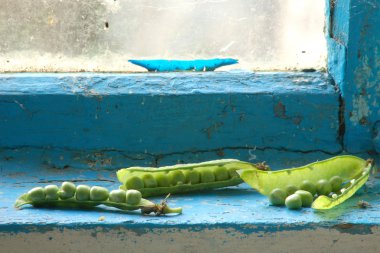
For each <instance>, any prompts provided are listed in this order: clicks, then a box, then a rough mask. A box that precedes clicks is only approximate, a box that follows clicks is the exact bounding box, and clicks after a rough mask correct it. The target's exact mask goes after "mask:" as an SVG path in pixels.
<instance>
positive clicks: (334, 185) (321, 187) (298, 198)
mask: <svg viewBox="0 0 380 253" xmlns="http://www.w3.org/2000/svg"><path fill="white" fill-rule="evenodd" d="M353 180H354V179H353ZM353 182H354V181H353ZM342 187H343V179H342V178H341V177H340V176H333V177H332V178H330V179H329V180H327V179H320V180H319V181H318V182H317V183H316V184H314V183H313V182H311V181H310V180H304V181H303V182H302V183H301V185H300V186H299V187H297V186H295V185H292V184H289V185H287V186H286V188H285V189H281V188H275V189H273V190H272V191H271V192H270V194H269V201H270V203H271V204H272V205H275V206H284V205H285V206H286V207H287V208H289V209H300V208H301V207H311V204H312V203H313V201H314V199H316V198H317V197H318V196H321V195H324V196H329V197H332V198H337V197H338V195H337V194H339V193H340V190H341V189H342Z"/></svg>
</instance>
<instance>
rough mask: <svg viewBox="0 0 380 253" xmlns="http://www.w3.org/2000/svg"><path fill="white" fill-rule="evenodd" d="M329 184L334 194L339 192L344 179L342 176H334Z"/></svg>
mask: <svg viewBox="0 0 380 253" xmlns="http://www.w3.org/2000/svg"><path fill="white" fill-rule="evenodd" d="M329 183H330V185H331V189H332V191H333V192H339V190H340V188H341V187H342V184H343V179H342V178H341V177H340V176H333V177H332V178H330V180H329Z"/></svg>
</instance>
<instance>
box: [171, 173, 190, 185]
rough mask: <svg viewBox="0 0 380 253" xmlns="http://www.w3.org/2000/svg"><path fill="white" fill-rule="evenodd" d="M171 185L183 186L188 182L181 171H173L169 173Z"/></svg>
mask: <svg viewBox="0 0 380 253" xmlns="http://www.w3.org/2000/svg"><path fill="white" fill-rule="evenodd" d="M168 177H169V180H170V183H171V185H177V184H178V183H179V184H181V183H182V184H183V183H184V182H185V180H186V178H185V175H184V174H183V172H182V171H180V170H173V171H170V172H169V173H168Z"/></svg>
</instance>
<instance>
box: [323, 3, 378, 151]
mask: <svg viewBox="0 0 380 253" xmlns="http://www.w3.org/2000/svg"><path fill="white" fill-rule="evenodd" d="M334 4H335V8H334V10H333V11H332V12H329V11H327V14H328V15H329V17H330V19H328V20H327V21H328V24H329V26H328V29H329V34H330V36H329V38H328V45H329V50H330V53H329V55H330V56H329V60H328V65H329V72H330V73H331V74H332V77H333V78H334V80H335V82H336V83H337V85H338V86H339V88H340V91H341V94H342V101H343V102H344V108H343V109H344V110H343V111H342V113H344V117H342V120H344V122H342V123H344V130H345V131H344V136H342V137H343V138H342V140H343V143H344V149H345V150H346V151H347V152H350V153H362V152H368V153H375V152H376V150H377V149H376V147H377V146H379V144H378V143H377V141H378V140H377V139H375V136H376V134H375V133H374V132H373V126H374V124H375V122H377V121H378V120H380V113H379V111H380V101H379V97H380V82H379V80H380V54H379V50H378V45H379V42H380V26H379V25H378V21H379V20H380V11H379V10H380V3H379V1H377V0H368V1H362V0H351V1H343V0H342V1H341V0H339V1H334ZM329 22H330V23H329ZM336 38H339V39H338V40H336Z"/></svg>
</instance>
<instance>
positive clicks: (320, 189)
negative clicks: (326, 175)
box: [317, 179, 332, 196]
mask: <svg viewBox="0 0 380 253" xmlns="http://www.w3.org/2000/svg"><path fill="white" fill-rule="evenodd" d="M331 191H332V188H331V184H330V183H329V181H327V180H326V179H321V180H319V181H318V182H317V193H318V195H325V196H328V195H329V194H330V192H331Z"/></svg>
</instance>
